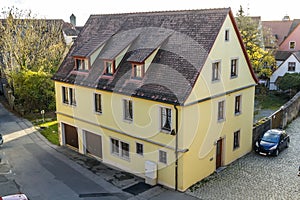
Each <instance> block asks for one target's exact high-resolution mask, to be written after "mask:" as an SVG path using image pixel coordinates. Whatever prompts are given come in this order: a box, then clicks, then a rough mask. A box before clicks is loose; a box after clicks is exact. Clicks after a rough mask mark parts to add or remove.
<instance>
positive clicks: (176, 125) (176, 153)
mask: <svg viewBox="0 0 300 200" xmlns="http://www.w3.org/2000/svg"><path fill="white" fill-rule="evenodd" d="M174 109H175V111H176V118H175V119H176V122H175V191H177V190H178V108H177V107H176V105H174Z"/></svg>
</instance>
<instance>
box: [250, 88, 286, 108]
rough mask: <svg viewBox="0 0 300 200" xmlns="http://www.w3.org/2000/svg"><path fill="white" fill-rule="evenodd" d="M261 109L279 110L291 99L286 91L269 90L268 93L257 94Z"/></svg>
mask: <svg viewBox="0 0 300 200" xmlns="http://www.w3.org/2000/svg"><path fill="white" fill-rule="evenodd" d="M255 98H256V100H257V101H258V102H259V106H260V108H261V109H271V110H277V109H279V108H280V107H281V106H282V105H283V104H285V103H286V102H287V101H288V100H289V96H288V95H286V94H284V93H277V92H268V94H257V95H256V96H255Z"/></svg>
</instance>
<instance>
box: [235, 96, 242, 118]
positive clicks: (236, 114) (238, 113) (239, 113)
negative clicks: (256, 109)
mask: <svg viewBox="0 0 300 200" xmlns="http://www.w3.org/2000/svg"><path fill="white" fill-rule="evenodd" d="M238 96H240V112H237V113H236V112H235V100H236V97H238ZM242 103H243V96H242V94H238V95H235V96H234V115H235V116H238V115H241V114H242Z"/></svg>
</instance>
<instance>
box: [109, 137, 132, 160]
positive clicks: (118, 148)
mask: <svg viewBox="0 0 300 200" xmlns="http://www.w3.org/2000/svg"><path fill="white" fill-rule="evenodd" d="M110 142H111V153H112V154H113V155H116V156H119V157H121V158H125V159H129V149H130V148H129V144H128V143H126V142H123V141H120V140H118V139H114V138H110Z"/></svg>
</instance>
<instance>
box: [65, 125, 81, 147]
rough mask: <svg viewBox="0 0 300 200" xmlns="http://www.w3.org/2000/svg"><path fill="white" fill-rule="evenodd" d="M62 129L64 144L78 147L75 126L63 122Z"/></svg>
mask: <svg viewBox="0 0 300 200" xmlns="http://www.w3.org/2000/svg"><path fill="white" fill-rule="evenodd" d="M64 131H65V141H66V144H67V145H70V146H72V147H74V148H76V149H78V148H79V144H78V134H77V128H76V127H74V126H70V125H68V124H64Z"/></svg>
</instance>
